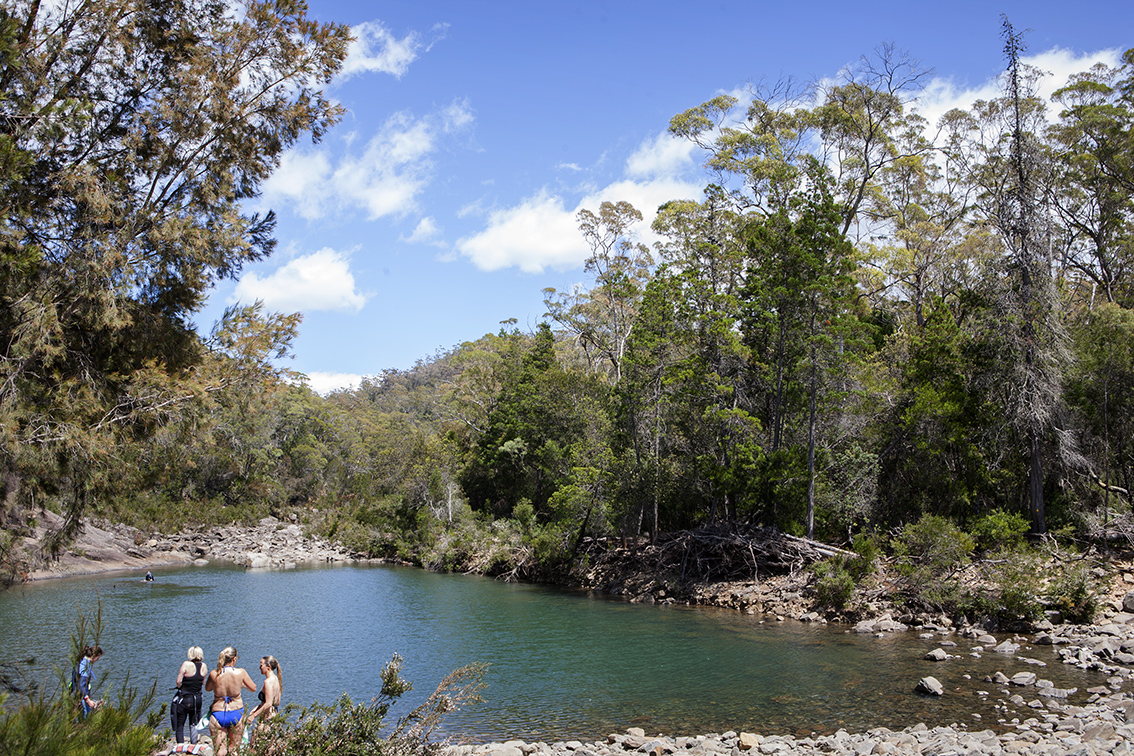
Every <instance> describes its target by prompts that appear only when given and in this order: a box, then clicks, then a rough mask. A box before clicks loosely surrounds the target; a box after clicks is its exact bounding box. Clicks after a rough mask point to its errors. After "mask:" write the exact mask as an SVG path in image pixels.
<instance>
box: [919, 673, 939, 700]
mask: <svg viewBox="0 0 1134 756" xmlns="http://www.w3.org/2000/svg"><path fill="white" fill-rule="evenodd" d="M914 690H915V691H917V692H918V693H924V694H926V695H930V696H941V695H944V694H945V686H944V685H942V684H941V681H940V680H938V679H937V678H936V677H923V678H921V680H919V681H918V683H917V687H915V688H914Z"/></svg>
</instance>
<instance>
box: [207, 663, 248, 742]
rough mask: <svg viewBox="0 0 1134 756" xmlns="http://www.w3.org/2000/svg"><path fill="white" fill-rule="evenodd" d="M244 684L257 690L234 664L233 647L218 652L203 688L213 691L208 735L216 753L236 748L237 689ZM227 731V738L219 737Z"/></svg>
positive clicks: (240, 721)
mask: <svg viewBox="0 0 1134 756" xmlns="http://www.w3.org/2000/svg"><path fill="white" fill-rule="evenodd" d="M242 688H247V689H248V690H250V691H253V692H255V691H256V683H254V682H252V678H251V677H249V676H248V673H247V672H245V671H244V670H243V669H240V668H239V667H237V666H236V649H235V648H233V647H232V646H229V647H228V648H226V649H225V650H224V651H221V652H220V656H219V657H218V658H217V668H216V669H214V670H213V671H212V672H209V679H208V680H206V681H205V690H210V691H212V693H213V706H212V710H211V711H210V712H209V735H210V736H211V737H212V739H213V748H214V749H215V750H216V756H225V754H227V753H228V751H229V750H232V751H235V750H236V749H237V747H239V745H240V738H241V736H242V735H244V702H243V701H241V700H240V691H241V689H242ZM222 733H223V734H224V735H227V740H228V742H227V743H226V742H224V740H223V739H222V738H221V735H222Z"/></svg>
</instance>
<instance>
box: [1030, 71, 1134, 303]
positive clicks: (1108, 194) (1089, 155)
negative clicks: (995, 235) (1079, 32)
mask: <svg viewBox="0 0 1134 756" xmlns="http://www.w3.org/2000/svg"><path fill="white" fill-rule="evenodd" d="M1054 99H1055V100H1056V102H1059V103H1061V104H1062V105H1063V108H1064V109H1063V111H1062V113H1060V117H1059V121H1058V122H1057V123H1056V124H1054V125H1053V126H1052V127H1051V129H1050V131H1049V137H1050V138H1051V139H1052V140H1053V141H1054V142H1055V145H1056V147H1057V150H1058V152H1057V165H1056V171H1057V175H1056V177H1055V180H1054V182H1053V191H1052V198H1053V202H1054V206H1055V209H1056V211H1057V212H1058V214H1059V217H1060V220H1061V221H1062V224H1063V226H1064V228H1065V229H1066V231H1067V236H1068V238H1067V240H1066V242H1065V251H1064V254H1063V259H1062V263H1063V265H1064V266H1065V267H1066V268H1067V269H1069V273H1070V274H1071V276H1069V277H1073V280H1071V281H1069V282H1068V283H1069V284H1072V285H1074V284H1076V283H1077V282H1078V281H1081V282H1083V283H1084V284H1086V285H1087V286H1077V285H1076V286H1075V287H1074V288H1075V290H1077V291H1078V293H1079V296H1078V299H1079V301H1080V302H1082V303H1083V304H1084V305H1085V306H1087V307H1090V306H1091V304H1092V303H1093V302H1094V299H1095V296H1096V293H1097V294H1098V295H1099V296H1101V297H1102V298H1103V299H1105V300H1106V301H1107V302H1117V303H1120V304H1122V305H1123V306H1124V307H1131V306H1134V280H1132V278H1134V158H1132V157H1131V155H1132V154H1134V49H1131V50H1127V51H1126V53H1125V55H1124V56H1123V63H1122V65H1120V66H1118V67H1114V68H1112V67H1110V66H1106V65H1103V64H1099V65H1097V66H1095V67H1094V68H1092V69H1091V70H1090V71H1086V72H1083V73H1080V74H1076V75H1074V76H1072V77H1071V79H1070V81H1069V82H1068V84H1067V85H1066V86H1064V87H1063V88H1061V89H1060V90H1058V91H1057V92H1056V93H1055V95H1054ZM1074 279H1077V281H1076V280H1074ZM1088 286H1089V292H1086V291H1081V289H1085V288H1087V287H1088Z"/></svg>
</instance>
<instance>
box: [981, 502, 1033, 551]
mask: <svg viewBox="0 0 1134 756" xmlns="http://www.w3.org/2000/svg"><path fill="white" fill-rule="evenodd" d="M1030 527H1031V526H1030V524H1029V523H1028V521H1027V520H1026V519H1024V518H1023V517H1021V516H1020V515H1018V514H1016V513H1015V512H1005V511H1004V510H1003V509H994V510H992V511H991V512H989V513H988V514H986V515H985V516H984V517H981V518H980V519H979V520H977V521H976V522H975V523H973V525H972V527H971V528H969V532H970V533H972V536H973V538H974V539H975V540H976V545H977V547H978V548H979V549H980V550H981V551H991V550H993V549H1002V550H1015V549H1018V548H1020V546H1022V545H1023V543H1024V534H1025V533H1027V532H1028V528H1030Z"/></svg>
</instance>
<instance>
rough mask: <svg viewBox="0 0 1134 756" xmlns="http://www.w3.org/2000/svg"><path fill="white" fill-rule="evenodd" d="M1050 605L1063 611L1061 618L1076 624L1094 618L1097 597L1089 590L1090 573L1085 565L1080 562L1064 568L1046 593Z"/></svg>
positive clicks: (1087, 621) (1096, 608)
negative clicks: (1069, 567) (1066, 568)
mask: <svg viewBox="0 0 1134 756" xmlns="http://www.w3.org/2000/svg"><path fill="white" fill-rule="evenodd" d="M1047 597H1048V600H1049V601H1051V604H1052V606H1054V607H1055V608H1057V609H1059V611H1061V612H1062V613H1063V619H1064V620H1066V621H1067V622H1074V623H1076V624H1086V623H1089V622H1090V621H1091V620H1093V619H1094V616H1095V613H1096V612H1097V611H1098V608H1099V604H1098V597H1097V596H1096V595H1095V594H1094V591H1092V590H1091V574H1090V570H1089V569H1088V568H1087V565H1085V564H1080V565H1077V566H1075V567H1073V568H1071V569H1069V570H1064V572H1063V574H1061V575H1060V576H1059V577H1058V578H1057V579H1056V580H1055V582H1053V583H1052V585H1051V588H1050V589H1049V590H1048V594H1047Z"/></svg>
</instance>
